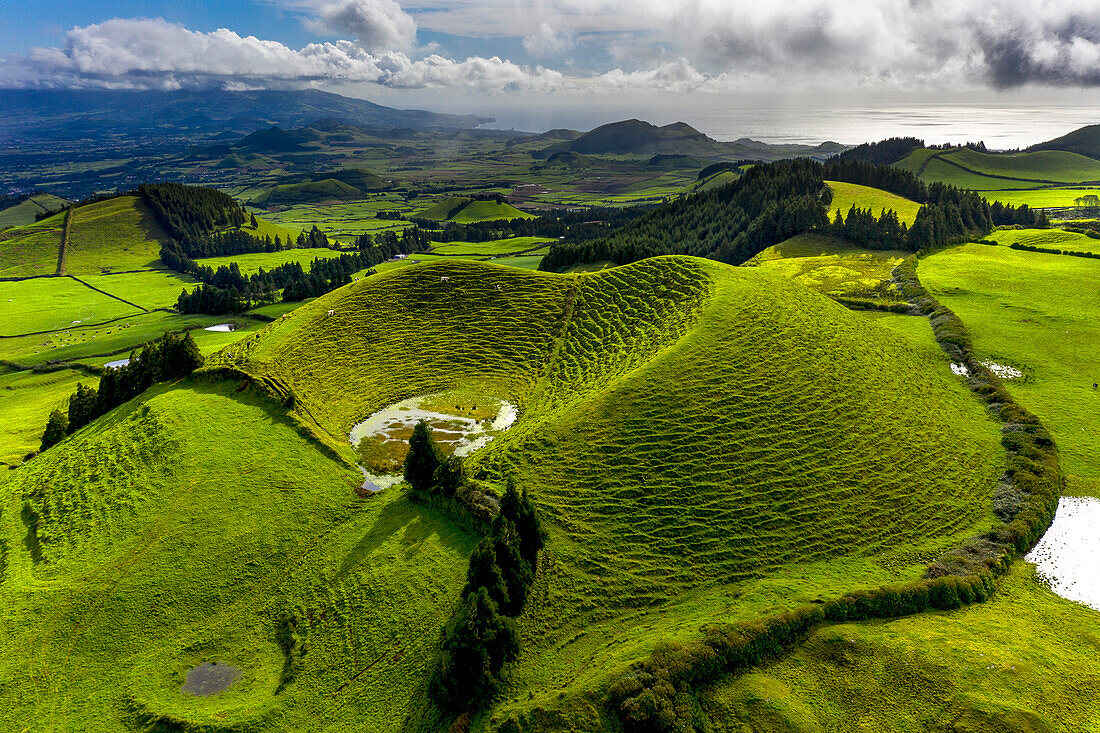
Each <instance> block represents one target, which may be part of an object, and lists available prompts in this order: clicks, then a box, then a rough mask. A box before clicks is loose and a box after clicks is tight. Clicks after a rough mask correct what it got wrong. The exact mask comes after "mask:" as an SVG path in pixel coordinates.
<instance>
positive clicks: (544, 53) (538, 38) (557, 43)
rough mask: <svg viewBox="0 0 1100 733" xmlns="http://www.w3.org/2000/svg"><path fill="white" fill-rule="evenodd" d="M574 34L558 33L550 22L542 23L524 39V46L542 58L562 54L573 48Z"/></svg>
mask: <svg viewBox="0 0 1100 733" xmlns="http://www.w3.org/2000/svg"><path fill="white" fill-rule="evenodd" d="M573 45H574V41H573V36H572V35H570V34H568V33H558V32H557V31H555V30H554V29H553V28H552V27H551V26H550V24H549V23H542V24H541V25H539V27H538V30H536V31H535V32H534V33H532V34H531V35H529V36H525V37H524V39H523V47H524V48H525V49H527V53H529V54H531V56H533V57H534V58H537V59H541V58H546V57H548V56H550V57H553V56H561V55H562V54H563V53H566V52H567V51H569V50H570V49H572V48H573Z"/></svg>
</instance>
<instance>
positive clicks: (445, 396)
mask: <svg viewBox="0 0 1100 733" xmlns="http://www.w3.org/2000/svg"><path fill="white" fill-rule="evenodd" d="M517 417H519V411H518V410H517V409H516V406H515V405H513V404H512V403H511V402H508V401H506V400H499V399H496V398H494V397H487V396H477V397H474V396H471V395H467V394H463V393H451V392H444V393H441V394H434V395H424V396H421V397H411V398H409V399H407V400H402V401H401V402H398V403H396V404H393V405H390V406H389V407H387V408H385V409H382V410H379V411H378V412H375V413H373V414H372V415H370V416H368V417H367V419H365V420H363V421H362V422H360V423H357V424H356V425H355V426H353V427H352V429H351V433H350V439H351V444H352V445H354V446H355V447H356V450H357V451H358V453H359V457H360V464H361V465H360V470H361V471H362V472H363V477H364V479H365V480H364V483H363V488H364V489H366V490H368V491H380V490H382V489H385V488H388V487H390V486H393V485H394V484H396V483H399V482H400V481H401V480H402V477H401V473H400V471H401V467H402V465H403V463H404V461H405V455H406V454H407V453H408V450H409V437H410V436H411V435H412V431H413V428H415V427H416V424H417V423H418V422H419V421H421V420H424V421H425V422H427V423H428V425H430V426H431V428H432V437H434V438H435V440H436V442H437V443H438V444H439V447H440V448H442V450H443V452H444V453H445V454H452V453H453V454H454V455H458V456H464V455H467V454H468V453H472V452H473V451H475V450H477V449H478V448H481V447H482V446H484V445H486V444H487V443H489V441H491V440H492V439H493V438H494V437H496V436H497V435H499V434H501V433H503V432H504V431H505V430H507V429H508V428H510V427H511V426H512V424H513V423H514V422H515V421H516V418H517Z"/></svg>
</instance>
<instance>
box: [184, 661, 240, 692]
mask: <svg viewBox="0 0 1100 733" xmlns="http://www.w3.org/2000/svg"><path fill="white" fill-rule="evenodd" d="M240 677H241V670H240V669H238V668H237V667H234V666H233V665H232V664H225V663H224V662H223V663H220V664H219V663H218V662H203V663H202V664H200V665H198V666H197V667H192V668H191V669H189V670H187V679H186V680H185V681H184V683H183V687H181V688H180V690H181V691H183V692H186V693H187V694H188V695H195V696H196V697H206V696H208V695H216V694H218V693H219V692H224V691H225V690H227V689H229V686H230V685H232V684H233V683H234V682H236V681H237V680H239V679H240Z"/></svg>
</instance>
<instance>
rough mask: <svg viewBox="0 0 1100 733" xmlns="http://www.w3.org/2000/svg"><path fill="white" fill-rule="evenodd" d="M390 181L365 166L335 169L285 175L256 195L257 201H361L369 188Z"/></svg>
mask: <svg viewBox="0 0 1100 733" xmlns="http://www.w3.org/2000/svg"><path fill="white" fill-rule="evenodd" d="M385 185H386V181H385V180H383V179H382V178H381V177H380V176H378V175H376V174H374V173H371V172H370V171H367V170H363V169H361V168H345V169H342V170H337V171H332V172H331V173H320V174H313V175H310V176H299V177H296V178H284V179H283V182H282V183H280V184H278V185H276V186H273V187H272V188H270V189H268V190H267V191H265V192H264V193H262V194H260V195H259V196H257V197H256V198H255V199H253V203H255V204H260V205H264V204H285V205H288V206H293V205H294V204H312V203H319V202H321V201H360V200H362V199H364V198H366V197H367V194H368V192H370V191H376V190H378V189H380V188H383V187H384V186H385Z"/></svg>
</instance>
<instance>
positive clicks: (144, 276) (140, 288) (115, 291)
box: [80, 270, 198, 310]
mask: <svg viewBox="0 0 1100 733" xmlns="http://www.w3.org/2000/svg"><path fill="white" fill-rule="evenodd" d="M80 279H81V280H83V281H84V282H86V283H88V284H89V285H91V286H92V287H94V288H96V289H98V290H102V291H103V292H105V293H110V294H111V295H113V296H115V297H117V298H122V299H123V300H128V301H130V302H131V303H134V304H135V305H139V306H141V307H142V308H144V309H145V310H155V309H157V308H173V307H175V305H176V300H177V299H178V298H179V295H180V292H181V291H184V290H188V291H190V290H192V289H193V288H194V287H196V286H197V285H198V280H196V279H194V278H193V277H191V276H190V275H183V274H180V273H178V272H173V271H171V270H160V271H154V270H149V271H145V272H126V273H122V274H118V275H86V276H84V277H82V278H80Z"/></svg>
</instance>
